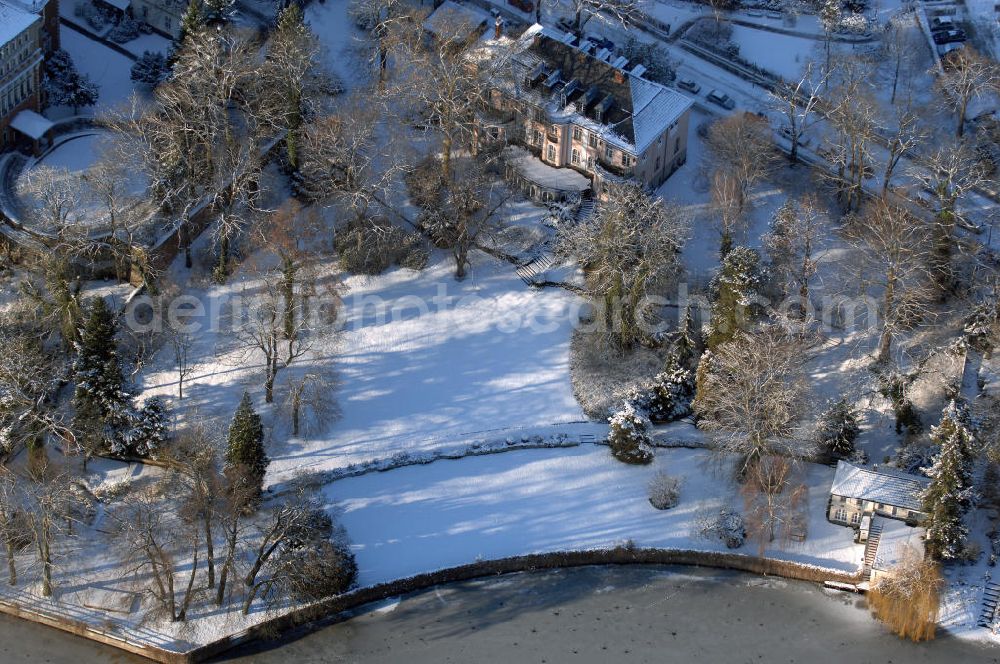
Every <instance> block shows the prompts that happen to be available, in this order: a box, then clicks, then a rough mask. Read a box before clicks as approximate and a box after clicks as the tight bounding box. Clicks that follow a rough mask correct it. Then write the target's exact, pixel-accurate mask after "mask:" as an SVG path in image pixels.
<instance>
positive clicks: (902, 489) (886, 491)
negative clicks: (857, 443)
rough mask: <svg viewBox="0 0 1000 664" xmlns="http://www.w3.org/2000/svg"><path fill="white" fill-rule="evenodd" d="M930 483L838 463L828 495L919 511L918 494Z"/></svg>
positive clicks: (904, 475) (917, 478) (842, 462)
mask: <svg viewBox="0 0 1000 664" xmlns="http://www.w3.org/2000/svg"><path fill="white" fill-rule="evenodd" d="M929 483H930V480H928V479H927V478H925V477H918V476H916V475H908V474H903V473H898V474H897V473H891V472H885V471H875V470H868V469H866V468H859V467H858V466H855V465H853V464H850V463H847V462H845V461H838V462H837V473H836V475H834V477H833V484H832V485H831V486H830V493H831V494H833V495H835V496H843V497H845V498H860V499H862V500H868V501H872V502H876V503H882V504H884V505H893V506H895V507H903V508H906V509H909V510H918V511H919V510H921V509H922V504H921V500H920V494H921V492H922V491H923V490H924V489H925V488H926V487H927V485H928V484H929Z"/></svg>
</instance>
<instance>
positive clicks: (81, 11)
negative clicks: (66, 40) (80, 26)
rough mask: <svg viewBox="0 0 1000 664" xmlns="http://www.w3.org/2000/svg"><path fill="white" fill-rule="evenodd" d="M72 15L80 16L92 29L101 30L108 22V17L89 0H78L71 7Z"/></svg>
mask: <svg viewBox="0 0 1000 664" xmlns="http://www.w3.org/2000/svg"><path fill="white" fill-rule="evenodd" d="M73 15H74V16H76V17H77V18H82V19H83V20H84V21H86V22H87V23H88V24H89V25H90V27H92V28H93V29H94V30H98V31H100V30H103V29H104V27H105V26H106V25H107V24H108V19H107V17H106V16H105V15H104V12H102V11H101V10H100V9H98V8H97V7H95V6H94V3H93V2H91V1H90V0H80V1H79V2H77V3H76V7H74V8H73Z"/></svg>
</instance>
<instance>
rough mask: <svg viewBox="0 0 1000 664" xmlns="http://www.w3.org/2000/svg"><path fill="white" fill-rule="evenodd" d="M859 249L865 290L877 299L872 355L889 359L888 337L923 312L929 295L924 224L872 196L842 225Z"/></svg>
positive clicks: (901, 209) (850, 240) (927, 257)
mask: <svg viewBox="0 0 1000 664" xmlns="http://www.w3.org/2000/svg"><path fill="white" fill-rule="evenodd" d="M844 233H845V236H846V237H847V239H848V241H849V242H850V243H851V244H852V245H853V246H854V247H855V248H856V249H857V250H858V252H859V254H860V255H861V258H862V262H863V266H864V268H863V269H864V270H865V271H866V272H865V277H864V280H865V282H866V283H867V286H868V291H869V293H871V295H872V296H873V297H875V298H878V299H879V301H880V302H881V311H880V312H877V314H876V313H875V312H871V314H870V315H873V316H876V317H875V319H874V320H877V324H878V336H879V340H878V349H877V351H876V360H877V361H878V362H880V363H885V362H888V361H889V360H890V359H891V352H892V342H893V340H894V339H895V338H897V337H898V336H899V335H900V334H902V333H903V332H905V331H906V330H908V329H910V328H911V327H912V326H913V325H915V324H916V323H917V322H918V321H919V320H920V319H921V318H922V317H923V316H924V315H925V314H926V313H927V303H928V298H929V296H930V290H929V288H928V283H929V281H930V272H929V269H928V266H927V262H928V259H929V255H928V248H927V245H928V241H927V226H926V224H924V223H923V222H921V221H920V220H919V219H917V218H916V217H914V216H913V215H912V214H911V213H910V212H908V211H907V210H905V209H904V208H901V207H899V206H896V205H894V204H892V203H890V202H888V201H886V200H885V199H876V200H874V201H872V202H871V203H870V204H869V205H868V207H866V208H865V209H864V210H863V211H862V213H861V214H860V215H857V216H855V217H854V218H853V219H852V220H850V221H849V223H848V224H847V226H846V227H845V231H844Z"/></svg>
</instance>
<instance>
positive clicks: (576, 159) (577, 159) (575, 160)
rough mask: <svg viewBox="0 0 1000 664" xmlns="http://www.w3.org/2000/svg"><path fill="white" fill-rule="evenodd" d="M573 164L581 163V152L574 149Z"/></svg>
mask: <svg viewBox="0 0 1000 664" xmlns="http://www.w3.org/2000/svg"><path fill="white" fill-rule="evenodd" d="M573 163H574V164H579V163H580V151H579V150H577V149H576V148H573Z"/></svg>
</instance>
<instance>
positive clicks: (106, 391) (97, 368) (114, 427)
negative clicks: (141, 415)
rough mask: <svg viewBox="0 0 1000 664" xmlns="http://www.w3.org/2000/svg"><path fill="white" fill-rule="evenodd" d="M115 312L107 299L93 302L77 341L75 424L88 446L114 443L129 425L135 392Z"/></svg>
mask: <svg viewBox="0 0 1000 664" xmlns="http://www.w3.org/2000/svg"><path fill="white" fill-rule="evenodd" d="M116 333H117V324H116V322H115V315H114V312H112V311H111V309H110V308H109V307H108V305H107V303H106V302H105V301H104V299H103V298H99V297H97V298H94V299H93V300H92V301H91V304H90V307H89V311H88V313H87V320H86V322H85V324H84V327H83V332H82V333H81V335H80V342H79V343H78V344H77V353H78V355H77V360H76V363H75V365H74V373H75V377H76V391H75V392H74V394H73V406H74V408H75V411H76V412H75V416H74V427H75V429H76V430H77V431H78V432H79V434H80V435H81V436H82V437H83V441H82V442H83V444H84V446H85V448H86V449H88V450H94V449H97V448H99V447H104V446H111V445H112V444H113V441H115V440H116V439H117V437H118V435H120V434H121V432H122V431H123V429H124V427H126V426H127V424H128V417H129V413H130V412H131V395H130V394H129V393H128V391H127V390H126V389H125V379H124V377H123V375H122V370H121V364H120V363H119V360H118V350H117V346H116V342H115V334H116Z"/></svg>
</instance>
